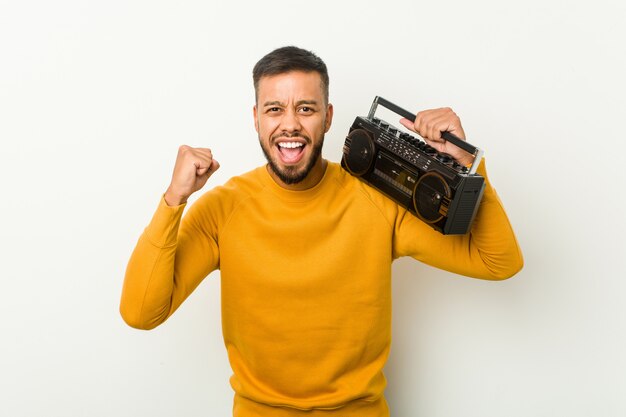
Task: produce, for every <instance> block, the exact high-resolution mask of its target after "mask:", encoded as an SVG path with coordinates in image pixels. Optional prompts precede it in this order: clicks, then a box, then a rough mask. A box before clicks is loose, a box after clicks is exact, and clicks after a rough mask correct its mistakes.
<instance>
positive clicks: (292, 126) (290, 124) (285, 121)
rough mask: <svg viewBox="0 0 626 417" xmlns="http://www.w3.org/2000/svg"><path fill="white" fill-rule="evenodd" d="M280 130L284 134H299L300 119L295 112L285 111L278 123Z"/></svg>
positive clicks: (291, 110)
mask: <svg viewBox="0 0 626 417" xmlns="http://www.w3.org/2000/svg"><path fill="white" fill-rule="evenodd" d="M280 124H281V129H282V130H283V131H285V132H289V133H293V132H299V131H300V129H301V125H300V119H298V115H297V113H296V111H295V110H293V109H287V110H285V113H284V114H283V117H282V119H281V121H280Z"/></svg>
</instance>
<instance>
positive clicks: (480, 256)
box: [393, 160, 524, 280]
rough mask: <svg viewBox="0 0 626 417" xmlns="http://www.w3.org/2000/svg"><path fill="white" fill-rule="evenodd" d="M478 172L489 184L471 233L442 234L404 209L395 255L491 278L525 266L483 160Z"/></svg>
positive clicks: (397, 227)
mask: <svg viewBox="0 0 626 417" xmlns="http://www.w3.org/2000/svg"><path fill="white" fill-rule="evenodd" d="M478 173H480V174H481V175H482V176H483V177H484V178H485V183H486V184H485V190H484V193H483V198H482V201H481V203H480V207H479V209H478V212H477V214H476V218H475V219H474V224H473V226H472V228H471V231H470V233H468V234H466V235H443V234H441V233H439V232H437V231H435V230H434V229H432V228H431V227H430V226H429V225H427V224H426V223H424V222H422V221H420V220H419V219H417V218H416V217H415V216H414V215H412V214H411V213H409V212H408V211H406V210H403V211H401V212H400V213H399V215H398V217H397V218H396V223H395V228H394V248H393V249H394V253H393V255H394V258H397V257H400V256H411V257H413V258H415V259H417V260H419V261H422V262H424V263H426V264H429V265H432V266H434V267H437V268H441V269H444V270H446V271H450V272H454V273H457V274H461V275H466V276H470V277H474V278H481V279H490V280H499V279H507V278H510V277H511V276H513V275H515V274H516V273H517V272H518V271H519V270H520V269H521V268H522V266H523V263H524V261H523V257H522V252H521V250H520V247H519V245H518V243H517V239H516V238H515V233H514V232H513V228H512V227H511V224H510V222H509V219H508V217H507V215H506V213H505V211H504V207H503V206H502V203H501V202H500V199H499V198H498V195H497V194H496V191H495V190H494V189H493V187H492V186H491V184H490V182H489V180H488V178H487V172H486V168H485V162H484V160H483V161H482V162H481V164H480V165H479V167H478Z"/></svg>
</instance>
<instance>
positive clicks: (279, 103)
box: [263, 100, 317, 107]
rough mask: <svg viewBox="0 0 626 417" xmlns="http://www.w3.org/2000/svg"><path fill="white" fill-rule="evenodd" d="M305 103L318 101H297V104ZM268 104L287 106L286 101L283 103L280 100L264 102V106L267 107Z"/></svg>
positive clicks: (314, 103) (313, 103)
mask: <svg viewBox="0 0 626 417" xmlns="http://www.w3.org/2000/svg"><path fill="white" fill-rule="evenodd" d="M303 104H310V105H316V104H317V101H315V100H300V101H297V102H296V106H301V105H303ZM267 106H281V107H285V103H282V102H280V101H278V100H275V101H266V102H265V103H263V107H267Z"/></svg>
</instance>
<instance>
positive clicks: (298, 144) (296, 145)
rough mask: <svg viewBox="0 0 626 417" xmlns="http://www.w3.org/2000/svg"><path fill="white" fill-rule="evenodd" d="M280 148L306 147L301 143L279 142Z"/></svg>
mask: <svg viewBox="0 0 626 417" xmlns="http://www.w3.org/2000/svg"><path fill="white" fill-rule="evenodd" d="M278 146H280V147H281V148H299V147H301V146H304V144H302V143H300V142H279V143H278Z"/></svg>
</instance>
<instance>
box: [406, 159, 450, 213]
mask: <svg viewBox="0 0 626 417" xmlns="http://www.w3.org/2000/svg"><path fill="white" fill-rule="evenodd" d="M449 198H450V187H449V186H448V183H447V182H446V180H445V179H444V178H443V177H442V176H441V175H440V174H439V173H437V172H434V171H430V172H427V173H425V174H424V175H422V176H421V177H420V178H419V179H418V180H417V183H416V184H415V191H414V192H413V207H414V208H415V212H416V213H417V215H418V217H419V218H420V219H422V220H423V221H425V222H426V223H429V224H432V223H436V222H438V221H439V220H441V219H442V218H443V217H444V216H443V214H441V205H442V203H444V201H445V200H447V199H449Z"/></svg>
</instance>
